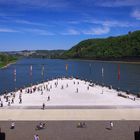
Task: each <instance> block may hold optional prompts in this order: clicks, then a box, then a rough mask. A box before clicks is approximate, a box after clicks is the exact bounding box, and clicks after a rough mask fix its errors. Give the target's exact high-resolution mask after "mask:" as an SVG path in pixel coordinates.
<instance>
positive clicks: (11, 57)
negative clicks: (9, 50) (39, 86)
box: [0, 53, 18, 68]
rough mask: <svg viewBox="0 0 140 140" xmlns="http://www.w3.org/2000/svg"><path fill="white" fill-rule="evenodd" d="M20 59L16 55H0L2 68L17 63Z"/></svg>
mask: <svg viewBox="0 0 140 140" xmlns="http://www.w3.org/2000/svg"><path fill="white" fill-rule="evenodd" d="M17 59H18V58H17V57H16V56H15V55H8V54H5V53H0V68H1V67H4V66H6V65H7V64H9V63H12V62H14V61H16V60H17Z"/></svg>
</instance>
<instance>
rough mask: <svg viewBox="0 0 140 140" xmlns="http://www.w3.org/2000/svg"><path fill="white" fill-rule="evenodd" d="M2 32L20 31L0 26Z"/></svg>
mask: <svg viewBox="0 0 140 140" xmlns="http://www.w3.org/2000/svg"><path fill="white" fill-rule="evenodd" d="M0 32H3V33H16V32H19V31H18V30H14V29H9V28H0Z"/></svg>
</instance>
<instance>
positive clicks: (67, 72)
mask: <svg viewBox="0 0 140 140" xmlns="http://www.w3.org/2000/svg"><path fill="white" fill-rule="evenodd" d="M66 77H68V64H66Z"/></svg>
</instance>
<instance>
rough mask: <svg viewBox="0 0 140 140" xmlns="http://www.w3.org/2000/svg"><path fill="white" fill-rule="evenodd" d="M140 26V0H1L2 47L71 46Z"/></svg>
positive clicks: (20, 48) (48, 48) (0, 45)
mask: <svg viewBox="0 0 140 140" xmlns="http://www.w3.org/2000/svg"><path fill="white" fill-rule="evenodd" d="M135 30H140V0H0V51H19V50H37V49H39V50H52V49H70V48H71V47H73V46H74V45H76V44H77V43H79V42H80V41H82V40H85V39H89V38H106V37H109V36H118V35H122V34H127V33H128V32H129V31H135Z"/></svg>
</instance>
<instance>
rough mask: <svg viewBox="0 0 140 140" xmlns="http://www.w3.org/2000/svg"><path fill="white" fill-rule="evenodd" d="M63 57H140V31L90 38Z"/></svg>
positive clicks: (65, 53)
mask: <svg viewBox="0 0 140 140" xmlns="http://www.w3.org/2000/svg"><path fill="white" fill-rule="evenodd" d="M61 57H62V58H82V59H110V60H111V59H123V58H128V59H130V58H138V59H139V58H140V31H135V32H129V33H128V34H127V35H122V36H117V37H108V38H103V39H88V40H84V41H82V42H80V43H78V44H77V45H76V46H74V47H72V48H71V49H70V50H68V51H66V52H64V53H63V55H62V56H61Z"/></svg>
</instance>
